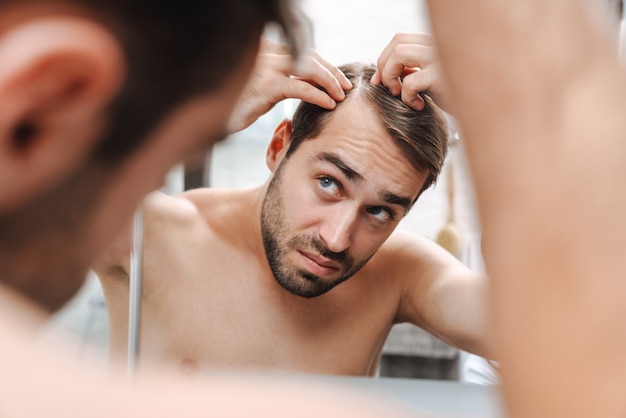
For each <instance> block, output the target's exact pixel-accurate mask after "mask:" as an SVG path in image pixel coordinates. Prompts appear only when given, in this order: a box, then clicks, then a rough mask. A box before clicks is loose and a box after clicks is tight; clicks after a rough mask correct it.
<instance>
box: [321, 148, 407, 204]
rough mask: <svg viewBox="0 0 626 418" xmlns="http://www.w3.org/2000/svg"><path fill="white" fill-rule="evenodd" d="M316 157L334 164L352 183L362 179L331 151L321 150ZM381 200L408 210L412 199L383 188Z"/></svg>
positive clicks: (362, 178)
mask: <svg viewBox="0 0 626 418" xmlns="http://www.w3.org/2000/svg"><path fill="white" fill-rule="evenodd" d="M316 159H318V160H320V161H326V162H329V163H331V164H333V165H334V166H336V167H337V168H338V169H339V170H341V172H342V173H343V174H344V176H346V178H347V179H348V180H349V181H351V182H353V183H360V182H362V181H363V180H364V177H363V176H362V175H361V174H359V173H358V172H357V171H355V170H354V169H352V168H350V167H349V166H348V165H347V164H346V163H344V162H343V160H342V159H341V158H340V157H339V156H338V155H337V154H333V153H331V152H323V153H321V154H319V155H318V156H317V157H316ZM381 196H382V200H383V201H385V202H387V203H389V204H390V205H398V206H400V207H402V208H403V209H404V211H405V212H406V211H408V210H409V208H410V207H411V204H412V202H413V201H412V200H411V199H410V198H408V197H403V196H398V195H397V194H395V193H392V192H390V191H388V190H383V191H382V193H381Z"/></svg>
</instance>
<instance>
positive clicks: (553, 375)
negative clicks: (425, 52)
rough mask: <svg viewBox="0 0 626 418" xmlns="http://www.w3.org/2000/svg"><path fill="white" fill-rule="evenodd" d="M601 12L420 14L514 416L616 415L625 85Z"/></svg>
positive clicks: (625, 224) (573, 6)
mask: <svg viewBox="0 0 626 418" xmlns="http://www.w3.org/2000/svg"><path fill="white" fill-rule="evenodd" d="M597 4H598V3H594V2H583V1H561V0H557V1H550V2H544V1H540V0H537V1H532V0H531V1H526V0H525V1H518V2H507V3H506V4H505V3H503V2H499V1H491V0H477V1H471V2H458V1H446V0H443V1H441V0H437V1H430V2H429V10H430V12H431V21H432V25H433V31H434V35H435V37H436V39H437V45H438V46H439V55H440V58H441V68H442V72H443V75H444V77H445V80H446V81H447V84H448V86H449V88H450V97H451V98H452V100H453V107H454V109H455V115H456V116H457V117H458V119H459V122H460V124H461V127H462V134H463V135H462V137H463V138H464V140H465V141H466V144H467V149H468V155H469V159H470V163H471V166H472V169H473V175H474V179H475V181H476V191H477V195H478V202H479V206H480V208H481V211H480V215H481V222H482V225H483V228H484V234H483V238H484V256H485V261H486V267H487V270H488V272H489V274H490V276H491V280H490V283H492V285H491V286H490V294H491V298H490V309H491V317H492V318H493V321H492V332H493V336H494V339H495V341H496V351H495V354H496V357H497V358H498V359H499V360H500V363H501V373H502V391H503V394H504V399H505V405H506V409H507V415H508V416H511V417H534V418H537V417H556V416H563V417H564V416H567V417H590V416H594V417H611V416H620V415H623V413H624V410H626V400H625V398H624V396H623V387H624V382H625V381H626V367H625V366H624V361H623V358H624V352H625V351H626V337H625V336H624V333H623V332H621V330H622V329H624V322H625V321H626V311H625V308H624V306H625V305H624V303H623V294H624V291H626V288H625V287H626V284H625V282H624V277H626V264H624V262H623V259H624V258H623V254H622V253H623V251H622V249H623V240H624V236H626V221H624V216H623V214H624V211H625V210H626V195H625V194H624V193H623V184H622V182H623V178H624V176H625V175H626V172H625V170H626V164H625V163H626V161H624V160H625V158H626V157H625V156H626V149H625V148H626V145H625V144H626V143H625V142H624V138H626V119H624V110H625V109H626V76H625V75H624V72H623V68H622V67H621V66H620V64H619V63H618V60H617V45H616V44H615V43H614V42H612V38H611V34H610V33H609V32H608V29H607V28H610V27H611V24H610V21H609V20H608V19H607V18H606V15H603V12H600V11H598V10H596V9H594V8H593V7H595V6H597ZM478 46H479V47H478ZM382 82H383V83H385V84H389V85H390V86H392V85H394V81H393V80H391V79H387V80H385V79H383V80H382Z"/></svg>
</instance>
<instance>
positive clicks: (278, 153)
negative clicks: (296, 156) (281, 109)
mask: <svg viewBox="0 0 626 418" xmlns="http://www.w3.org/2000/svg"><path fill="white" fill-rule="evenodd" d="M291 132H292V131H291V120H289V119H285V120H283V121H282V122H281V123H280V124H279V125H278V126H277V127H276V130H274V135H273V136H272V140H271V141H270V144H269V146H268V147H267V152H266V154H265V161H266V163H267V167H268V168H269V169H270V171H271V172H272V173H273V172H274V171H275V170H276V167H278V164H279V163H280V162H281V160H282V159H283V158H284V157H285V154H287V150H288V149H289V144H290V143H291Z"/></svg>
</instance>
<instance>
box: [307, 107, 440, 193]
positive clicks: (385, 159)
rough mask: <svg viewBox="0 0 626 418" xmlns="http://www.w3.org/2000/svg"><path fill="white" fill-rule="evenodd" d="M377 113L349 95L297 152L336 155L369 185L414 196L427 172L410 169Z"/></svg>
mask: <svg viewBox="0 0 626 418" xmlns="http://www.w3.org/2000/svg"><path fill="white" fill-rule="evenodd" d="M377 112H378V111H377V110H376V109H375V108H374V107H373V106H372V105H371V104H369V103H368V102H366V101H364V100H363V99H361V98H360V97H358V96H352V97H350V99H349V100H346V102H345V103H342V104H341V105H340V106H338V107H337V109H336V110H334V111H333V112H332V113H331V114H330V118H329V119H328V120H327V122H326V124H325V126H324V128H323V129H322V130H321V132H320V134H319V135H318V136H317V137H316V138H314V139H308V140H305V141H303V142H302V144H301V145H300V147H299V148H298V150H300V149H302V153H306V154H308V156H309V157H311V158H312V159H313V160H315V159H316V158H317V157H319V155H321V154H323V153H331V154H336V155H337V156H339V157H340V158H341V160H342V161H343V162H344V163H346V164H347V165H348V166H349V167H350V168H351V169H353V170H355V171H357V172H358V173H359V174H361V175H362V176H363V177H364V179H365V180H366V181H367V182H369V183H370V184H372V185H374V186H378V187H380V188H387V189H396V190H394V191H396V192H398V193H402V194H405V195H408V196H413V197H415V196H417V192H418V191H419V190H420V189H421V187H422V185H423V184H424V182H425V180H426V178H427V176H428V173H427V172H426V171H418V170H417V169H416V168H415V167H414V166H413V164H412V163H411V161H410V160H409V158H408V157H407V156H406V155H405V153H404V152H403V151H402V149H401V148H400V145H399V144H398V142H397V140H395V139H394V138H393V137H392V136H391V135H390V134H389V133H388V132H387V129H386V128H385V127H384V125H383V123H382V119H381V118H380V117H379V115H378V113H377ZM298 150H296V153H297V152H298Z"/></svg>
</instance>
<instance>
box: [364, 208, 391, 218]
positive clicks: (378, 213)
mask: <svg viewBox="0 0 626 418" xmlns="http://www.w3.org/2000/svg"><path fill="white" fill-rule="evenodd" d="M367 211H368V212H369V214H370V215H372V216H373V217H374V218H376V220H378V221H380V222H387V221H390V220H393V218H394V216H393V213H392V212H391V211H390V210H389V209H386V208H383V207H381V206H376V207H372V208H369V209H368V210H367Z"/></svg>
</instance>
